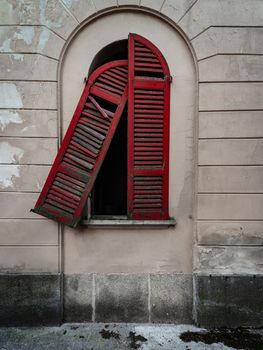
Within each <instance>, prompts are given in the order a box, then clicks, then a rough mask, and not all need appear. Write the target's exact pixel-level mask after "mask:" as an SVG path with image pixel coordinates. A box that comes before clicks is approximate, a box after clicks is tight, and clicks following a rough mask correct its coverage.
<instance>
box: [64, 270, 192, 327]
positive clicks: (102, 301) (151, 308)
mask: <svg viewBox="0 0 263 350" xmlns="http://www.w3.org/2000/svg"><path fill="white" fill-rule="evenodd" d="M192 296H193V292H192V275H190V274H189V275H187V274H116V273H115V274H87V275H83V274H82V275H77V274H73V275H65V279H64V321H65V322H92V321H94V322H156V323H188V324H191V323H193V320H192V304H193V301H192V299H193V297H192Z"/></svg>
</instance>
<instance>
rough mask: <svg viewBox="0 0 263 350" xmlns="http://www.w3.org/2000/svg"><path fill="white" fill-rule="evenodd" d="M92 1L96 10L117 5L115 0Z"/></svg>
mask: <svg viewBox="0 0 263 350" xmlns="http://www.w3.org/2000/svg"><path fill="white" fill-rule="evenodd" d="M93 3H94V5H95V7H96V10H97V11H100V10H104V9H107V8H110V7H117V6H118V2H117V0H95V1H93Z"/></svg>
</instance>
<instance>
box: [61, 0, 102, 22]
mask: <svg viewBox="0 0 263 350" xmlns="http://www.w3.org/2000/svg"><path fill="white" fill-rule="evenodd" d="M62 2H63V4H64V5H65V6H66V7H67V8H68V9H69V11H70V12H71V13H72V14H73V15H74V17H75V18H76V19H77V20H78V21H79V22H82V21H84V20H85V19H86V18H88V17H89V16H91V15H93V14H94V13H95V12H96V8H95V6H94V4H93V1H92V0H73V1H72V0H71V1H67V0H62Z"/></svg>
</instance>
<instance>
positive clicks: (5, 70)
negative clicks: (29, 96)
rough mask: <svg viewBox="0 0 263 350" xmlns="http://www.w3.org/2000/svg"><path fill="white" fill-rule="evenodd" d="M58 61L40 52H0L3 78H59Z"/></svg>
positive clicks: (50, 79) (51, 79)
mask: <svg viewBox="0 0 263 350" xmlns="http://www.w3.org/2000/svg"><path fill="white" fill-rule="evenodd" d="M57 65H58V63H57V61H56V60H53V59H51V58H48V57H45V56H42V55H38V54H24V53H23V54H20V53H11V54H8V53H5V54H0V79H1V80H24V81H27V80H43V81H45V80H46V81H56V80H57Z"/></svg>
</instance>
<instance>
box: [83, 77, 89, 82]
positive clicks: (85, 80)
mask: <svg viewBox="0 0 263 350" xmlns="http://www.w3.org/2000/svg"><path fill="white" fill-rule="evenodd" d="M88 80H89V78H88V76H87V75H86V76H85V77H84V79H83V81H84V83H85V84H87V82H88Z"/></svg>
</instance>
